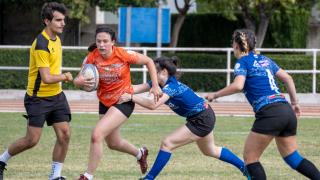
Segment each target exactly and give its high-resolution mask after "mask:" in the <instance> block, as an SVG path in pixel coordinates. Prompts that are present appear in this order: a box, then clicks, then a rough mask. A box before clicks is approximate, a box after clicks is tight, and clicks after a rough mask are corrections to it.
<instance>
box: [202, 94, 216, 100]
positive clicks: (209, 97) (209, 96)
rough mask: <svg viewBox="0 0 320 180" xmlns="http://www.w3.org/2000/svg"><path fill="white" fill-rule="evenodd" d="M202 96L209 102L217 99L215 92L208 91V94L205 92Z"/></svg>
mask: <svg viewBox="0 0 320 180" xmlns="http://www.w3.org/2000/svg"><path fill="white" fill-rule="evenodd" d="M204 98H206V100H208V101H209V102H212V101H213V100H215V99H217V98H218V97H217V95H216V93H209V94H206V95H205V96H204Z"/></svg>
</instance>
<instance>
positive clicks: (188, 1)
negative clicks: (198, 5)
mask: <svg viewBox="0 0 320 180" xmlns="http://www.w3.org/2000/svg"><path fill="white" fill-rule="evenodd" d="M174 4H175V6H176V9H177V11H178V13H179V15H178V17H177V20H176V22H175V23H174V25H173V29H172V33H171V42H170V47H177V44H178V39H179V33H180V29H181V27H182V25H183V23H184V20H185V18H186V15H187V13H188V11H189V9H190V7H191V6H192V5H193V4H194V1H192V0H184V5H183V7H180V6H179V4H178V2H177V0H174Z"/></svg>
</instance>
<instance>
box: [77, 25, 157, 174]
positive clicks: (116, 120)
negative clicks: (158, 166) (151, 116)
mask: <svg viewBox="0 0 320 180" xmlns="http://www.w3.org/2000/svg"><path fill="white" fill-rule="evenodd" d="M95 36H96V46H97V48H95V49H93V50H92V49H91V50H92V52H90V53H89V54H88V55H87V58H86V60H85V61H84V64H94V65H95V66H96V67H97V69H98V71H99V87H98V89H97V96H98V99H99V115H100V121H99V122H98V123H97V124H96V126H95V128H94V129H93V131H92V135H91V144H90V153H89V163H88V167H87V171H86V172H85V173H84V174H82V175H81V176H80V178H79V179H80V180H81V179H82V180H86V179H88V180H91V179H92V178H93V174H94V172H95V170H96V169H97V167H98V164H99V162H100V160H101V157H102V154H103V141H106V143H107V145H108V147H109V148H110V149H112V150H117V151H120V152H124V153H128V154H131V155H133V156H135V157H136V158H137V161H138V163H139V164H140V168H141V172H142V173H145V172H146V171H147V168H148V165H147V155H148V150H147V148H145V147H143V148H140V149H138V148H136V147H135V146H134V145H133V144H131V143H129V142H128V141H127V140H125V139H123V138H122V137H121V135H120V126H121V125H122V124H123V123H124V122H126V120H127V119H128V118H129V116H130V115H131V113H132V112H133V109H134V103H133V102H132V101H130V102H127V103H123V104H117V102H118V100H119V97H120V96H121V95H122V94H124V93H129V94H133V88H132V85H131V77H130V64H141V65H146V66H147V68H148V70H149V73H150V78H151V80H152V82H153V84H152V88H151V90H150V93H152V94H154V95H155V101H158V99H159V97H160V96H161V95H162V91H161V89H160V87H159V85H158V80H157V73H156V68H155V65H154V63H153V61H152V59H150V58H149V57H147V56H145V55H142V54H140V53H136V52H134V51H126V50H124V49H123V48H120V47H116V46H115V45H114V44H115V41H116V37H115V32H114V31H112V30H111V29H109V28H106V27H99V28H97V30H96V35H95ZM74 84H75V85H76V86H78V87H81V86H92V85H93V83H92V82H90V80H85V79H84V78H83V77H82V76H80V75H78V76H77V78H76V79H75V80H74Z"/></svg>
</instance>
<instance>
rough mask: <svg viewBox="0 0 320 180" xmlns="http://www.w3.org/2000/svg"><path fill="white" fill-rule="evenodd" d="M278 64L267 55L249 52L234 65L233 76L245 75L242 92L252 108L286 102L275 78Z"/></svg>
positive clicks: (256, 108) (255, 109) (257, 108)
mask: <svg viewBox="0 0 320 180" xmlns="http://www.w3.org/2000/svg"><path fill="white" fill-rule="evenodd" d="M279 69H280V68H279V66H278V65H277V64H276V63H275V62H273V61H272V60H271V59H269V58H268V57H265V56H263V55H258V54H254V53H253V52H250V53H249V54H248V55H247V56H243V57H242V58H240V59H239V60H238V61H237V63H236V64H235V66H234V74H235V76H238V75H242V76H245V77H246V80H245V84H244V88H243V93H244V94H245V96H246V97H247V99H248V101H249V103H250V104H251V106H252V107H253V110H254V111H255V112H257V111H258V110H259V109H260V108H261V107H263V106H265V105H267V104H271V103H274V102H287V101H286V99H285V97H284V96H283V95H282V94H281V92H280V89H279V88H278V85H277V82H276V80H275V74H276V73H277V71H278V70H279Z"/></svg>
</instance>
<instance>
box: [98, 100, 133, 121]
mask: <svg viewBox="0 0 320 180" xmlns="http://www.w3.org/2000/svg"><path fill="white" fill-rule="evenodd" d="M134 105H135V103H134V102H132V101H128V102H125V103H122V104H114V105H112V106H113V107H115V108H117V109H119V111H121V112H122V114H124V115H125V116H127V118H129V117H130V115H131V114H132V112H133V109H134ZM109 108H110V107H107V106H105V105H104V104H102V102H99V114H102V115H103V114H105V113H106V112H107V111H108V109H109Z"/></svg>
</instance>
